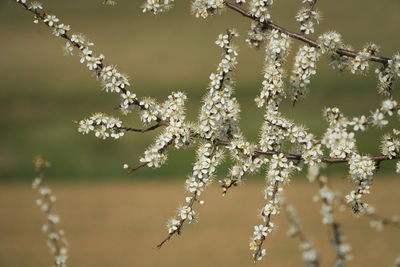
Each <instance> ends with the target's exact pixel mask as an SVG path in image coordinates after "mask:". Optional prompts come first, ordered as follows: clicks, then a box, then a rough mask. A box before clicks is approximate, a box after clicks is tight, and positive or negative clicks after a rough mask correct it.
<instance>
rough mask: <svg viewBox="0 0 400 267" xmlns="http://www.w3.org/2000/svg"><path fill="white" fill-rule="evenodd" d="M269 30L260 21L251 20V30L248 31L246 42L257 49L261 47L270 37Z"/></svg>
mask: <svg viewBox="0 0 400 267" xmlns="http://www.w3.org/2000/svg"><path fill="white" fill-rule="evenodd" d="M268 33H269V31H268V30H267V29H266V27H265V25H264V24H263V23H260V22H254V21H253V22H251V25H250V30H249V32H248V33H247V38H246V43H247V44H248V45H249V46H250V47H252V48H255V49H259V48H261V47H262V46H263V45H264V43H265V40H266V39H267V37H268Z"/></svg>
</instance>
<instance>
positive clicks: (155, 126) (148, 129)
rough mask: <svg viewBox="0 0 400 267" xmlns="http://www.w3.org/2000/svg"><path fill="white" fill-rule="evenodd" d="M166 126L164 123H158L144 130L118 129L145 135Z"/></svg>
mask: <svg viewBox="0 0 400 267" xmlns="http://www.w3.org/2000/svg"><path fill="white" fill-rule="evenodd" d="M166 125H168V123H167V122H166V121H160V122H159V123H157V124H155V125H153V126H151V127H149V128H146V129H135V128H129V127H120V128H118V129H120V130H125V131H127V132H138V133H146V132H150V131H152V130H155V129H157V128H159V127H161V126H166Z"/></svg>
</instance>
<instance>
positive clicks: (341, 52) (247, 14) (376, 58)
mask: <svg viewBox="0 0 400 267" xmlns="http://www.w3.org/2000/svg"><path fill="white" fill-rule="evenodd" d="M224 3H225V6H226V7H228V8H230V9H232V10H233V11H235V12H238V13H239V14H241V15H243V16H244V17H246V18H249V19H252V20H254V21H257V22H259V21H258V19H257V18H256V17H255V16H253V15H252V14H251V13H250V12H249V11H247V10H245V9H243V8H241V7H239V6H237V5H235V4H232V3H229V2H227V1H224ZM263 24H264V25H265V26H266V27H269V28H271V29H275V30H278V31H279V32H282V33H285V34H287V35H288V36H290V37H291V38H293V39H296V40H299V41H302V42H304V43H306V44H308V45H310V46H312V47H318V43H317V42H316V41H314V40H312V39H310V38H307V37H305V36H304V35H302V34H300V33H295V32H292V31H289V30H287V29H285V28H283V27H281V26H279V25H277V24H275V23H273V22H271V21H265V22H263ZM336 53H338V54H339V55H341V56H348V57H352V58H354V57H356V56H357V52H355V51H351V50H347V49H341V48H339V49H337V50H336ZM369 60H370V61H375V62H379V63H382V64H387V63H388V60H390V59H389V58H386V57H380V56H373V55H371V56H370V58H369Z"/></svg>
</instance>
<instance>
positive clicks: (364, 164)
mask: <svg viewBox="0 0 400 267" xmlns="http://www.w3.org/2000/svg"><path fill="white" fill-rule="evenodd" d="M349 165H350V168H349V175H350V178H351V179H352V181H353V183H354V184H357V187H358V188H357V190H352V191H351V192H350V194H348V195H347V196H346V201H347V203H348V204H351V205H352V210H353V213H354V214H355V215H360V214H362V213H364V212H365V209H366V208H367V207H368V205H367V203H364V202H363V201H362V200H361V197H362V196H363V195H367V194H369V193H370V186H371V185H372V176H373V174H374V171H375V162H374V161H372V160H371V159H370V158H369V157H367V156H361V155H358V154H354V155H353V156H352V157H351V159H350V160H349Z"/></svg>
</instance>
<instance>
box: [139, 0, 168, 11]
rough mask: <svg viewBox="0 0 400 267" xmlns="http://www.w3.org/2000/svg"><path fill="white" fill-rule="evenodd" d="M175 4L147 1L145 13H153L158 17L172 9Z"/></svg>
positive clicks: (163, 0) (164, 0)
mask: <svg viewBox="0 0 400 267" xmlns="http://www.w3.org/2000/svg"><path fill="white" fill-rule="evenodd" d="M173 3H174V0H146V2H144V4H143V6H142V8H143V13H145V12H151V13H153V14H154V15H157V14H159V13H162V12H166V11H168V10H169V9H171V8H172V5H173Z"/></svg>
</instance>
